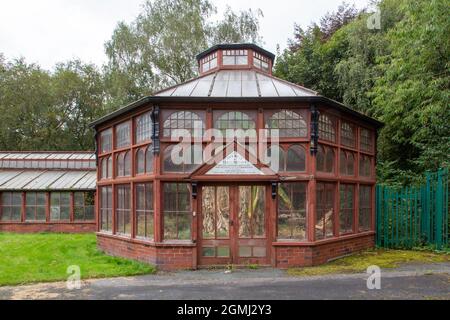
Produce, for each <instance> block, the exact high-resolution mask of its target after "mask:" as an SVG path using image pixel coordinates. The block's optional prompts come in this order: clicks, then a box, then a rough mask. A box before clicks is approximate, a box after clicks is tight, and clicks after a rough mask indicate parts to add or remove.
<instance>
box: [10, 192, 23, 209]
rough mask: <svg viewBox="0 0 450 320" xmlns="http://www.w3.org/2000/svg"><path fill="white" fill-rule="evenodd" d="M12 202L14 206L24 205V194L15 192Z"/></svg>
mask: <svg viewBox="0 0 450 320" xmlns="http://www.w3.org/2000/svg"><path fill="white" fill-rule="evenodd" d="M11 204H12V205H13V206H21V205H22V194H21V193H19V192H13V193H12V199H11Z"/></svg>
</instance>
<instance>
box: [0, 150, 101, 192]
mask: <svg viewBox="0 0 450 320" xmlns="http://www.w3.org/2000/svg"><path fill="white" fill-rule="evenodd" d="M96 179H97V175H96V161H95V154H93V153H92V152H0V190H77V189H78V190H91V189H92V190H93V189H95V186H96Z"/></svg>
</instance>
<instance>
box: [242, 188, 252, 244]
mask: <svg viewBox="0 0 450 320" xmlns="http://www.w3.org/2000/svg"><path fill="white" fill-rule="evenodd" d="M251 199H252V187H251V186H240V187H239V237H241V238H250V237H251V217H252V207H251Z"/></svg>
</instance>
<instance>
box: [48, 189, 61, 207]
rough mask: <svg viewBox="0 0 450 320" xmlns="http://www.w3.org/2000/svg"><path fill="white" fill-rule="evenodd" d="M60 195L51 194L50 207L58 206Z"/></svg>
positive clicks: (56, 193)
mask: <svg viewBox="0 0 450 320" xmlns="http://www.w3.org/2000/svg"><path fill="white" fill-rule="evenodd" d="M59 199H60V194H59V193H58V192H52V193H51V194H50V203H51V205H52V206H59V204H60V203H59Z"/></svg>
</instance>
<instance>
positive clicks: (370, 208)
mask: <svg viewBox="0 0 450 320" xmlns="http://www.w3.org/2000/svg"><path fill="white" fill-rule="evenodd" d="M364 188H366V189H367V190H368V191H369V192H368V195H369V199H368V206H363V205H362V204H363V201H361V200H362V199H361V195H362V190H363V189H364ZM372 190H373V186H372V185H365V184H361V185H359V194H358V204H359V205H358V232H360V233H361V232H367V231H371V230H373V222H372V214H373V198H372V197H373V194H372ZM362 210H366V211H367V212H366V214H368V218H369V219H368V221H369V227H368V228H367V229H364V228H362V227H361V225H362V224H361V211H362Z"/></svg>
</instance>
